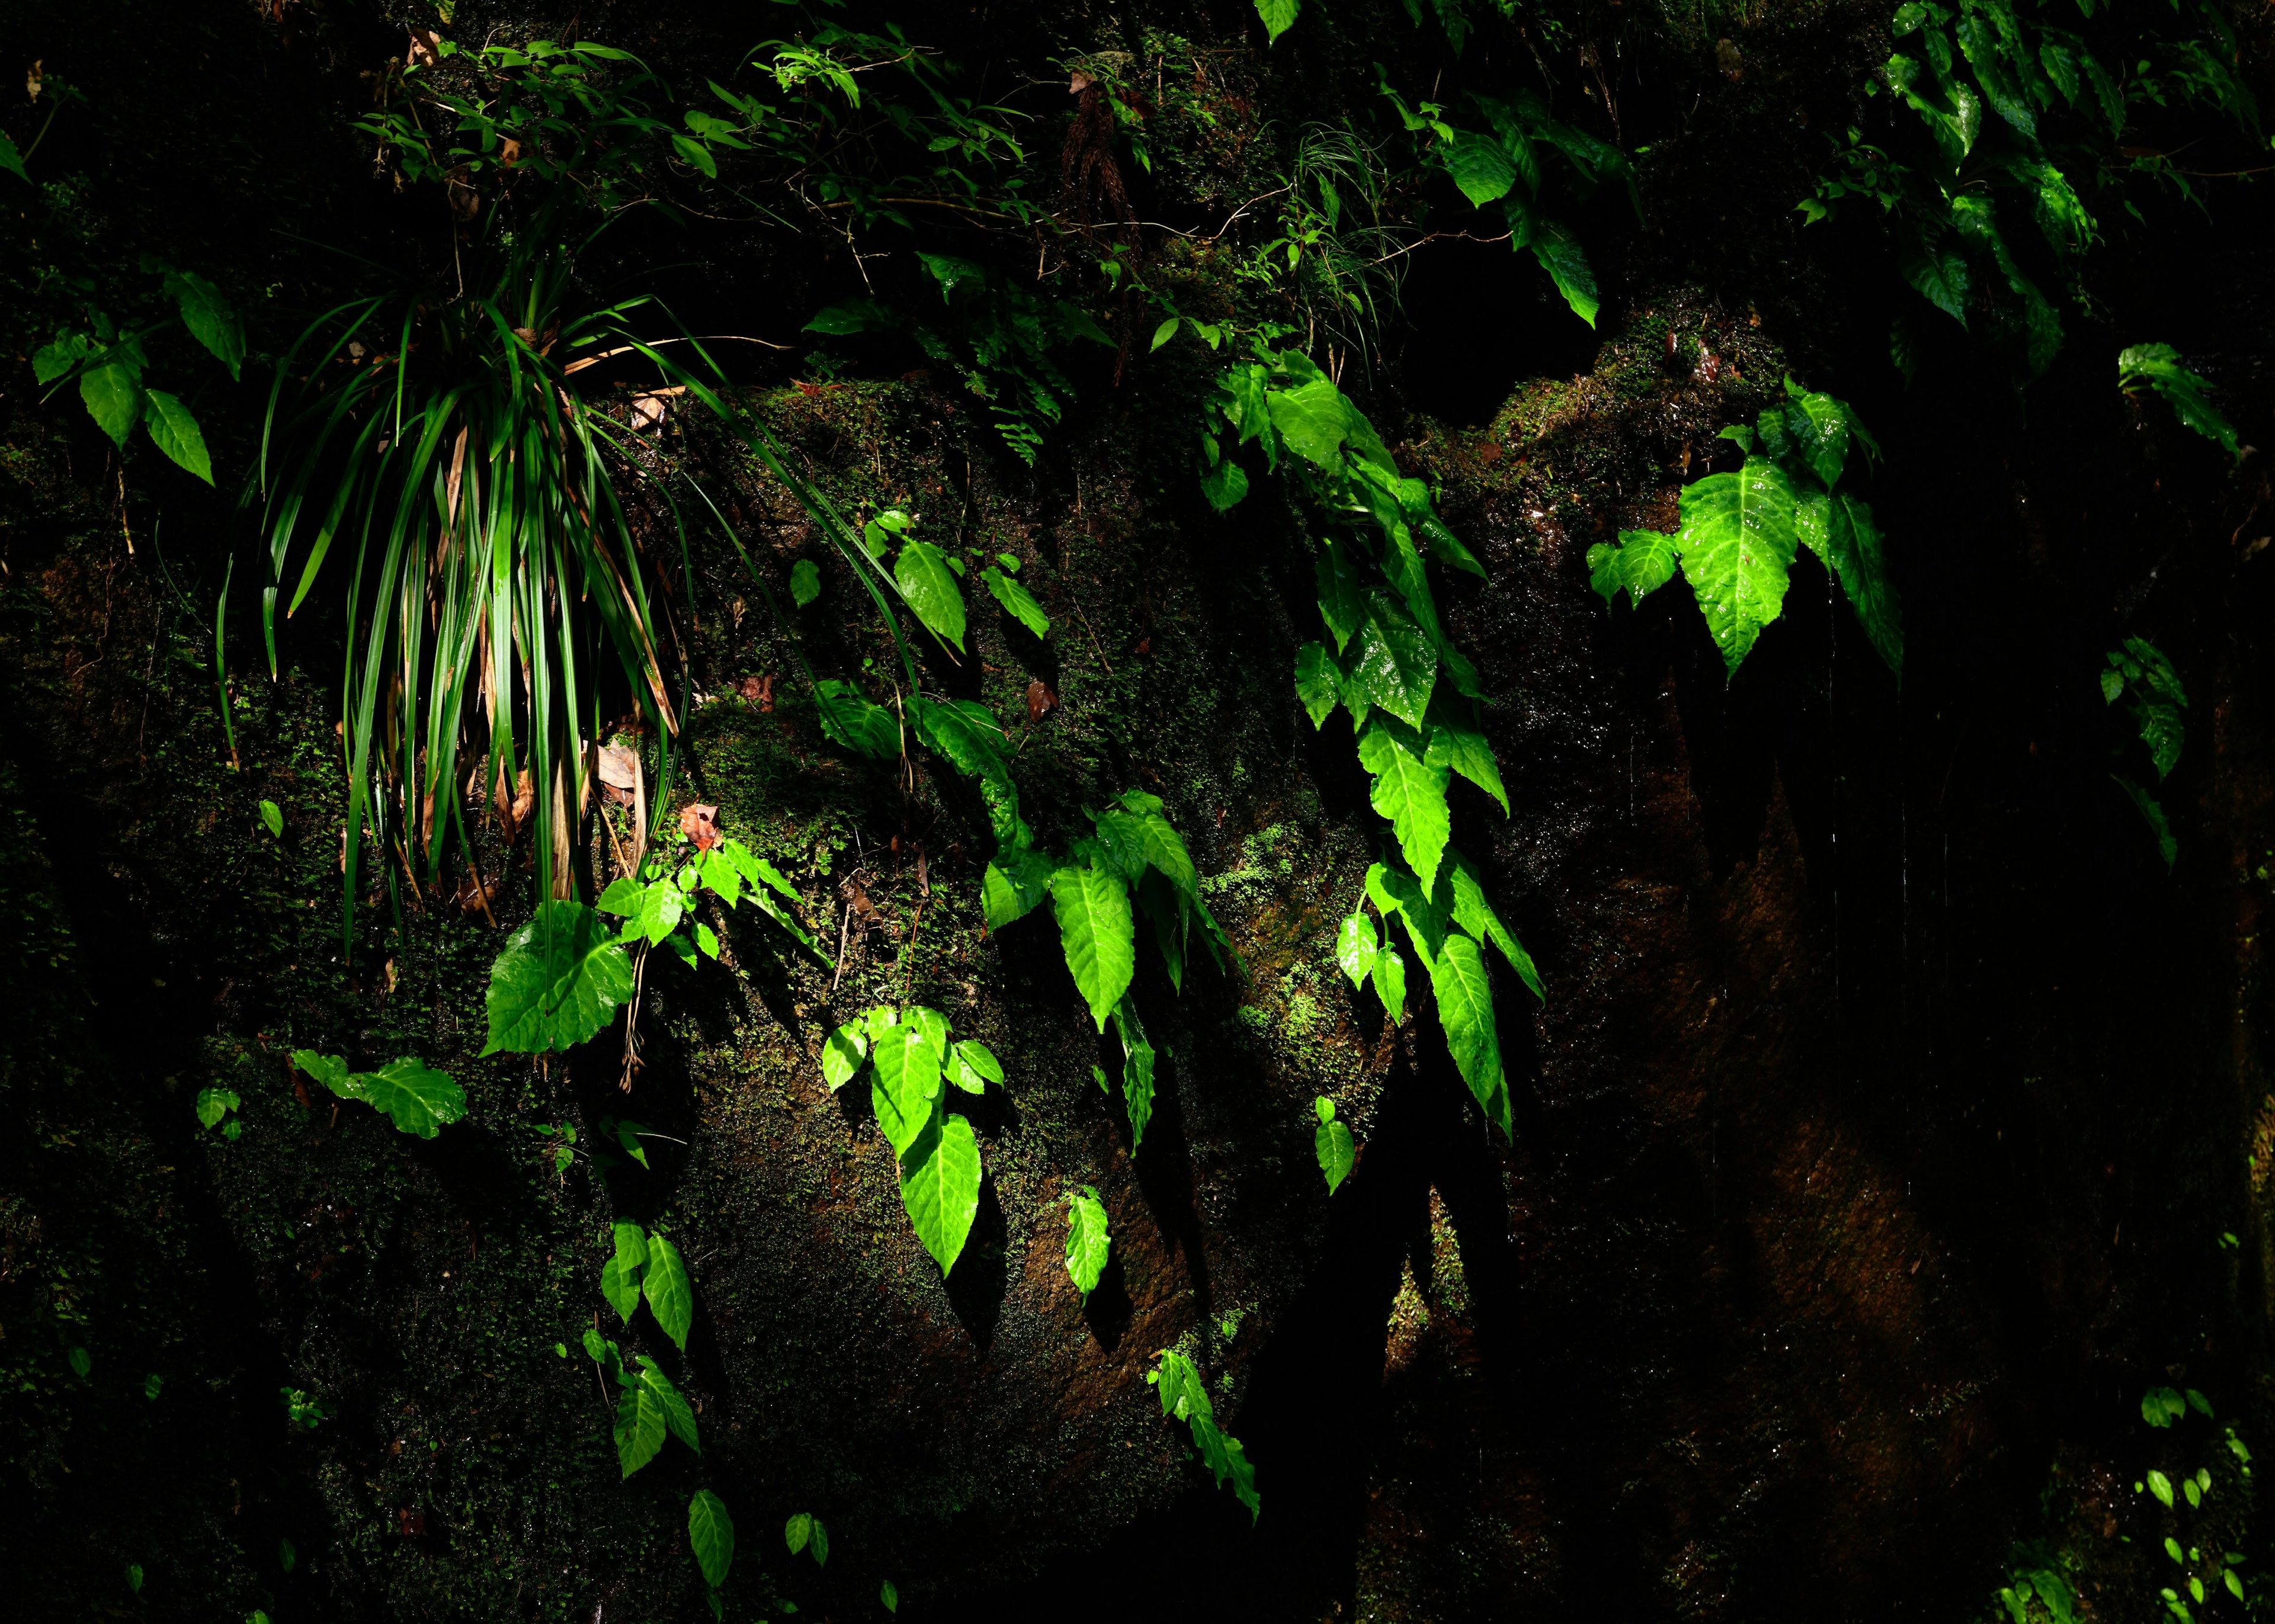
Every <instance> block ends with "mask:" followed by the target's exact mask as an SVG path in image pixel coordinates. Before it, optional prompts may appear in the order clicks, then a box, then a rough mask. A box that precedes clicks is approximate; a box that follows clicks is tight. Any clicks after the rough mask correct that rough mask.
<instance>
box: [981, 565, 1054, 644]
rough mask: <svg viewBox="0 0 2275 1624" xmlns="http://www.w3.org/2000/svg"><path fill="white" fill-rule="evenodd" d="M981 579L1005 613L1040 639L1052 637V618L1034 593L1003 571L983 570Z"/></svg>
mask: <svg viewBox="0 0 2275 1624" xmlns="http://www.w3.org/2000/svg"><path fill="white" fill-rule="evenodd" d="M979 578H980V579H981V580H983V581H985V582H986V583H987V590H988V591H989V592H991V593H994V594H995V601H996V602H998V603H1000V604H1001V605H1002V606H1003V609H1004V612H1005V613H1006V614H1008V615H1009V616H1011V618H1012V619H1013V620H1016V621H1017V622H1018V623H1020V624H1021V625H1023V626H1024V627H1025V628H1026V629H1027V630H1028V631H1032V632H1033V633H1034V634H1035V635H1036V636H1037V637H1039V638H1047V637H1048V636H1050V634H1051V617H1050V616H1047V615H1046V614H1044V613H1043V606H1042V605H1041V604H1039V603H1038V602H1036V601H1035V596H1034V594H1033V593H1031V592H1029V591H1028V590H1027V589H1026V588H1025V587H1024V586H1022V585H1019V583H1018V582H1017V581H1015V580H1013V579H1012V578H1010V577H1009V576H1008V575H1005V574H1004V573H1003V572H1002V571H1001V570H997V569H993V568H990V569H986V570H981V571H980V572H979Z"/></svg>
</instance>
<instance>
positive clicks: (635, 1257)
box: [608, 1218, 647, 1319]
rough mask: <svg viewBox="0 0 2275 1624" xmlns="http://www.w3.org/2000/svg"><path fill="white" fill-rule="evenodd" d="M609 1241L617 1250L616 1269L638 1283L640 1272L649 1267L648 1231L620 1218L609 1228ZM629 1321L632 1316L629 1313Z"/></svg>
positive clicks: (627, 1316)
mask: <svg viewBox="0 0 2275 1624" xmlns="http://www.w3.org/2000/svg"><path fill="white" fill-rule="evenodd" d="M608 1240H609V1243H610V1244H612V1245H613V1246H615V1248H616V1267H617V1269H618V1271H619V1272H620V1273H622V1274H623V1275H624V1279H626V1280H632V1281H637V1280H639V1272H640V1271H641V1270H642V1269H644V1268H646V1267H647V1231H646V1230H645V1229H643V1228H641V1227H639V1225H638V1224H636V1223H634V1222H633V1221H632V1220H631V1219H629V1218H620V1219H618V1220H616V1222H615V1223H613V1224H611V1225H609V1226H608ZM624 1317H625V1318H627V1319H629V1318H631V1314H630V1313H629V1312H627V1313H626V1314H625V1316H624Z"/></svg>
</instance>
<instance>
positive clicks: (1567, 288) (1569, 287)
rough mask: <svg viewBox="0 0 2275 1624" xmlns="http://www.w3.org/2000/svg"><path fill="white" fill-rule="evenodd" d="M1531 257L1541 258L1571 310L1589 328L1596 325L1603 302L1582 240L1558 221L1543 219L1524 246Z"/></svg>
mask: <svg viewBox="0 0 2275 1624" xmlns="http://www.w3.org/2000/svg"><path fill="white" fill-rule="evenodd" d="M1525 246H1526V247H1528V248H1531V250H1532V257H1533V258H1534V259H1536V260H1538V261H1540V268H1541V269H1543V270H1545V271H1546V272H1547V273H1548V279H1549V280H1550V281H1551V282H1553V283H1555V284H1556V291H1558V292H1559V293H1561V294H1562V295H1563V296H1564V302H1565V303H1566V304H1568V305H1569V306H1571V307H1572V313H1573V314H1574V315H1576V316H1577V317H1579V318H1580V320H1582V321H1585V322H1586V323H1587V324H1588V325H1589V326H1590V327H1593V326H1595V325H1596V312H1597V311H1598V310H1599V309H1601V308H1602V307H1603V301H1602V299H1601V298H1599V296H1598V294H1597V292H1596V273H1595V271H1594V269H1593V268H1591V267H1590V265H1589V264H1588V255H1587V252H1586V251H1585V250H1584V249H1583V248H1582V247H1581V246H1580V242H1579V239H1578V238H1576V237H1574V236H1573V235H1572V234H1571V232H1569V231H1568V230H1565V228H1564V227H1563V226H1562V225H1561V224H1560V223H1557V222H1555V221H1553V220H1549V221H1543V222H1542V223H1540V225H1539V226H1538V229H1536V230H1534V232H1533V233H1532V240H1531V242H1529V243H1527V244H1526V245H1525Z"/></svg>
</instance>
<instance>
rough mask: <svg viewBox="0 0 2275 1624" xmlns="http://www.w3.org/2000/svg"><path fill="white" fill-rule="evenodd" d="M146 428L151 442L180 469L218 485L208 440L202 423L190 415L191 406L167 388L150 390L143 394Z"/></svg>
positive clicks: (143, 413)
mask: <svg viewBox="0 0 2275 1624" xmlns="http://www.w3.org/2000/svg"><path fill="white" fill-rule="evenodd" d="M142 427H144V428H146V429H147V430H148V431H149V434H150V443H151V444H153V445H155V446H156V447H157V448H158V449H160V450H161V451H163V452H164V453H165V454H166V455H167V456H168V457H170V458H171V459H172V460H173V462H174V463H175V465H177V466H178V467H180V468H182V469H183V470H185V472H190V473H193V474H195V475H197V476H198V478H200V480H204V481H205V482H206V483H207V484H208V485H211V484H212V483H213V482H214V477H213V459H212V458H211V457H208V456H207V455H206V437H205V435H204V434H201V433H200V432H199V429H198V420H197V419H195V418H193V417H192V416H191V415H190V409H189V408H188V407H187V406H185V405H184V404H182V403H181V402H180V401H178V400H176V399H175V398H174V397H172V396H171V395H169V394H167V393H166V391H165V390H163V389H146V390H144V391H143V394H142Z"/></svg>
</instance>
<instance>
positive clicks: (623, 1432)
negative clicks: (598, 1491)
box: [616, 1380, 669, 1477]
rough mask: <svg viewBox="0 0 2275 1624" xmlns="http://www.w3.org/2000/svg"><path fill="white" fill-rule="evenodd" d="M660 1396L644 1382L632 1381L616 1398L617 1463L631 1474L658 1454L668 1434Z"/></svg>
mask: <svg viewBox="0 0 2275 1624" xmlns="http://www.w3.org/2000/svg"><path fill="white" fill-rule="evenodd" d="M668 1436H669V1431H668V1430H667V1427H666V1424H665V1422H664V1417H663V1397H662V1395H661V1394H660V1393H658V1392H657V1391H656V1389H655V1388H654V1387H652V1386H649V1385H648V1384H647V1383H646V1382H644V1381H637V1380H636V1381H634V1382H633V1383H632V1385H631V1386H629V1387H626V1388H625V1389H624V1392H623V1394H621V1395H619V1396H618V1398H617V1400H616V1464H617V1466H618V1467H619V1468H620V1469H622V1472H623V1475H624V1477H631V1475H632V1474H633V1473H634V1472H636V1471H638V1470H639V1469H640V1468H641V1467H643V1466H646V1464H647V1463H648V1462H650V1461H653V1460H654V1459H655V1457H656V1456H657V1455H658V1454H660V1453H661V1451H662V1449H663V1440H664V1439H665V1438H666V1437H668Z"/></svg>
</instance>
